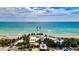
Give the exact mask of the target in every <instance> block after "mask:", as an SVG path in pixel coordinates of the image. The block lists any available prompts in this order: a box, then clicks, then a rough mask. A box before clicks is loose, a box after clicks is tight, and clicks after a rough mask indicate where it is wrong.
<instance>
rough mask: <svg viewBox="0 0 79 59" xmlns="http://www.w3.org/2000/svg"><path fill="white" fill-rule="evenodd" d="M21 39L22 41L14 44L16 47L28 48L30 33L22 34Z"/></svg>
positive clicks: (20, 48)
mask: <svg viewBox="0 0 79 59" xmlns="http://www.w3.org/2000/svg"><path fill="white" fill-rule="evenodd" d="M21 39H23V42H20V43H18V44H17V45H16V46H17V47H18V49H19V50H26V49H29V48H30V42H29V40H30V34H28V35H23V36H22V37H21Z"/></svg>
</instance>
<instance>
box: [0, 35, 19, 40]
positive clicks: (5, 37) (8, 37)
mask: <svg viewBox="0 0 79 59" xmlns="http://www.w3.org/2000/svg"><path fill="white" fill-rule="evenodd" d="M18 37H20V36H18V35H17V36H16V35H0V39H17V38H18Z"/></svg>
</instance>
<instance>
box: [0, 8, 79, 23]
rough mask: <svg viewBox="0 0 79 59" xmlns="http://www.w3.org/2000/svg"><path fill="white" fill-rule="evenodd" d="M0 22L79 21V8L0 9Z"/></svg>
mask: <svg viewBox="0 0 79 59" xmlns="http://www.w3.org/2000/svg"><path fill="white" fill-rule="evenodd" d="M0 21H5V22H6V21H7V22H9V21H12V22H13V21H14V22H20V21H23V22H28V21H30V22H53V21H57V22H58V21H79V7H0Z"/></svg>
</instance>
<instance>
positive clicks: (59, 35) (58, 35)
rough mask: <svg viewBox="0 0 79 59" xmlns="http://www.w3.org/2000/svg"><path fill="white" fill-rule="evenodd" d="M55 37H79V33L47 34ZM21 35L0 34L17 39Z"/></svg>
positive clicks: (2, 36) (0, 37)
mask: <svg viewBox="0 0 79 59" xmlns="http://www.w3.org/2000/svg"><path fill="white" fill-rule="evenodd" d="M47 35H50V36H55V37H63V38H79V35H71V34H47ZM18 37H20V36H19V35H0V39H17V38H18Z"/></svg>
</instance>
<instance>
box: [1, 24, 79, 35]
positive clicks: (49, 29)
mask: <svg viewBox="0 0 79 59" xmlns="http://www.w3.org/2000/svg"><path fill="white" fill-rule="evenodd" d="M37 26H38V27H40V30H39V31H40V32H43V33H46V34H79V22H0V35H22V34H28V33H34V32H36V33H37V29H36V27H37Z"/></svg>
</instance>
